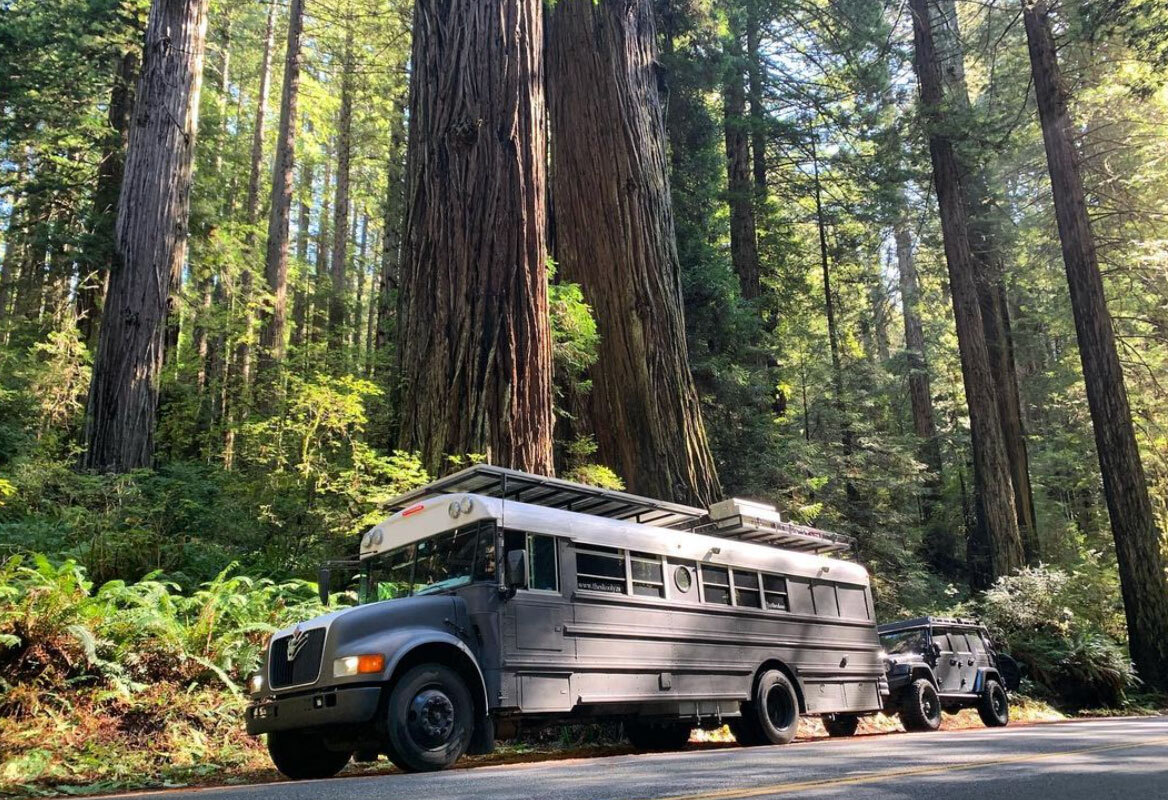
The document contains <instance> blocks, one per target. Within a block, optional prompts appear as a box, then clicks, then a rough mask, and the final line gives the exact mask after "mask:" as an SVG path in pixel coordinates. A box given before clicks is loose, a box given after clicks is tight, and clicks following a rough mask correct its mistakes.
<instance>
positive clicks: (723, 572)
mask: <svg viewBox="0 0 1168 800" xmlns="http://www.w3.org/2000/svg"><path fill="white" fill-rule="evenodd" d="M702 595H703V597H702V599H704V600H705V601H706V602H707V603H716V604H717V605H720V606H728V605H730V570H728V569H726V568H725V567H711V566H709V565H708V564H702Z"/></svg>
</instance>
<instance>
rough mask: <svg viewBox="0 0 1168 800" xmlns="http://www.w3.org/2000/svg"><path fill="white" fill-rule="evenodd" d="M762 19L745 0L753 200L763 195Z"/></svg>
mask: <svg viewBox="0 0 1168 800" xmlns="http://www.w3.org/2000/svg"><path fill="white" fill-rule="evenodd" d="M761 40H762V23H761V21H760V20H759V17H758V6H757V3H756V0H747V13H746V71H747V75H748V76H749V77H750V152H751V156H752V159H753V170H752V171H753V173H754V175H753V177H754V189H755V195H756V200H759V201H765V200H766V196H767V162H766V146H767V116H766V105H765V99H764V94H765V87H764V85H763V75H764V74H765V70H764V67H763V63H762V43H761Z"/></svg>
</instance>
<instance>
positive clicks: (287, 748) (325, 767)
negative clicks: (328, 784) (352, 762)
mask: <svg viewBox="0 0 1168 800" xmlns="http://www.w3.org/2000/svg"><path fill="white" fill-rule="evenodd" d="M268 755H270V756H271V757H272V763H273V764H275V765H276V769H278V770H280V774H281V775H283V776H284V777H286V778H290V779H292V780H294V781H305V780H314V779H317V778H331V777H333V776H334V775H336V774H337V773H338V772H340V771H341V770H342V769H344V768H345V765H346V764H348V763H349V759H350V758H352V757H353V754H352V752H344V751H340V752H338V751H334V750H329V749H328V748H327V747H325V742H324V739H323V738H322V737H320V736H314V735H312V734H310V733H301V732H300V731H273V732H272V733H269V734H268Z"/></svg>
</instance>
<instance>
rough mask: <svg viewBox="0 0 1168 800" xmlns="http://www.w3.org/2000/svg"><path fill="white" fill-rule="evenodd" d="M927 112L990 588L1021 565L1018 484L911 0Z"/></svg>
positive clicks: (933, 76)
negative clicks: (1014, 480) (1012, 471)
mask: <svg viewBox="0 0 1168 800" xmlns="http://www.w3.org/2000/svg"><path fill="white" fill-rule="evenodd" d="M910 9H911V12H912V15H913V39H914V44H915V48H916V69H917V77H918V80H919V82H920V95H921V106H922V113H923V116H924V119H925V122H926V125H927V128H928V134H929V152H930V156H931V158H932V162H933V180H934V184H935V186H936V189H937V202H938V206H939V208H940V212H941V229H942V235H943V238H944V243H945V260H946V262H947V264H948V269H949V284H950V291H951V294H952V298H953V316H954V320H955V322H956V326H957V342H958V349H959V350H960V354H961V367H962V369H961V372H962V378H963V380H964V383H965V395H966V402H967V404H968V407H969V422H970V433H971V437H972V446H973V461H974V495H975V505H976V508H977V519H978V526H977V528H978V534H977V537H978V541H976V542H974V543H973V546H972V547H971V548H970V553H971V556H972V557H973V561H974V563H972V564H971V565H970V566H971V569H972V578H973V583H974V585H975V586H977V587H983V586H987V585H989V584H990V583H992V582H993V581H994V580H995V579H997V578H998V577H1000V576H1003V575H1008V574H1010V573H1011V572H1013V571H1014V570H1016V569H1017V568H1019V567H1020V566H1022V564H1023V563H1024V556H1023V551H1022V541H1021V537H1020V535H1019V533H1018V520H1017V517H1016V516H1015V510H1014V489H1013V486H1012V483H1011V476H1010V467H1009V461H1008V459H1007V457H1006V448H1005V443H1004V440H1003V436H1002V428H1001V422H1000V420H999V418H998V412H997V410H998V406H997V397H996V394H995V391H994V383H993V374H992V372H991V371H990V359H989V350H988V348H987V347H986V341H985V329H984V326H983V324H982V319H981V309H980V308H979V306H978V297H977V285H976V279H975V272H974V270H975V267H974V264H973V254H972V252H971V250H970V244H969V218H968V213H967V210H966V207H965V200H964V198H963V196H962V188H961V170H960V167H959V164H958V160H957V154H956V152H955V149H954V146H953V141H952V140H951V139H950V137H949V136H948V135H947V134H946V133H944V132H943V128H942V125H941V123H942V122H943V119H942V117H941V115H942V113H943V112H942V102H943V92H944V90H943V80H942V74H941V64H940V61H939V60H938V57H937V52H936V48H935V44H934V40H933V31H932V26H931V24H930V21H931V20H932V19H933V15H932V14H931V13H930V2H929V0H910Z"/></svg>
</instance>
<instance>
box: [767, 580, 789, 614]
mask: <svg viewBox="0 0 1168 800" xmlns="http://www.w3.org/2000/svg"><path fill="white" fill-rule="evenodd" d="M762 589H763V595H764V599H765V600H766V607H767V608H768V609H770V610H771V611H789V610H790V609H791V601H790V598H789V597H788V595H787V579H786V578H780V577H779V576H777V575H763V576H762Z"/></svg>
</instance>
